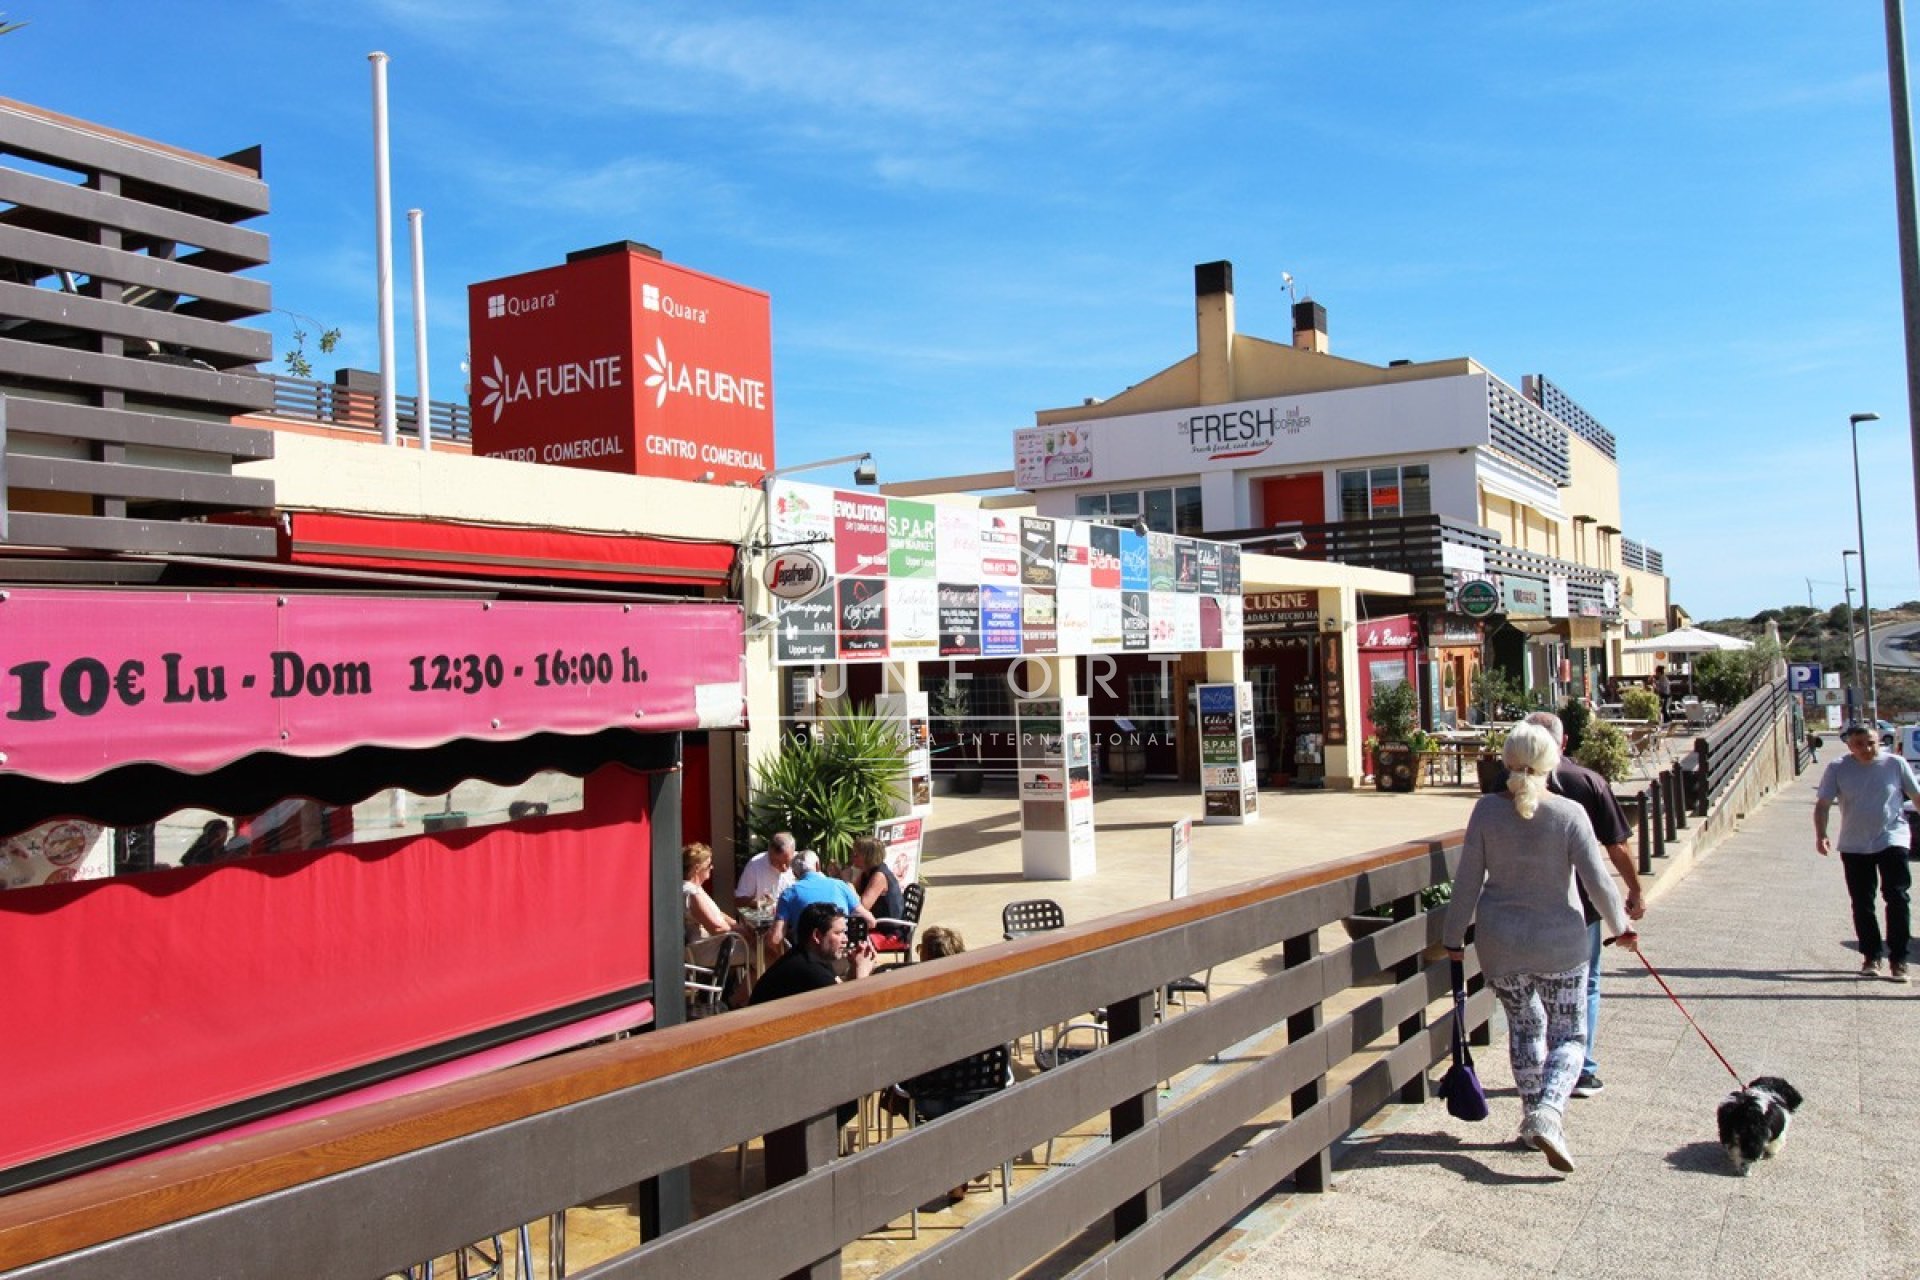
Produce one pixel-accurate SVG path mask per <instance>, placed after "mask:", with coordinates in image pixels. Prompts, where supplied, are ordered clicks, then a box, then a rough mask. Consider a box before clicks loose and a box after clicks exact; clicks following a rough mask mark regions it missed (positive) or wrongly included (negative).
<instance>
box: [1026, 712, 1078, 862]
mask: <svg viewBox="0 0 1920 1280" xmlns="http://www.w3.org/2000/svg"><path fill="white" fill-rule="evenodd" d="M1016 715H1017V718H1018V724H1019V770H1018V775H1017V776H1018V779H1019V786H1020V870H1021V874H1022V876H1023V877H1024V878H1026V879H1028V880H1074V879H1078V878H1080V877H1081V876H1087V875H1092V874H1093V870H1094V842H1093V748H1092V741H1093V738H1092V725H1091V721H1090V717H1089V713H1088V703H1087V699H1086V698H1085V697H1084V696H1083V697H1072V698H1036V699H1031V700H1028V701H1025V702H1022V703H1020V704H1019V705H1018V706H1017V708H1016Z"/></svg>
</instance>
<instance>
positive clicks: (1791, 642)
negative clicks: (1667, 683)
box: [1695, 600, 1920, 720]
mask: <svg viewBox="0 0 1920 1280" xmlns="http://www.w3.org/2000/svg"><path fill="white" fill-rule="evenodd" d="M1861 621H1862V619H1861V616H1860V611H1859V610H1858V609H1856V610H1854V612H1853V624H1854V627H1855V629H1856V630H1858V629H1859V627H1860V625H1861ZM1769 622H1771V623H1773V624H1774V625H1775V626H1776V627H1778V628H1779V631H1780V644H1781V647H1782V648H1783V649H1784V650H1785V655H1786V659H1787V661H1788V662H1817V663H1820V664H1821V666H1822V667H1824V668H1825V669H1826V670H1827V671H1837V672H1839V673H1840V680H1841V683H1842V684H1849V685H1850V684H1852V683H1853V679H1854V674H1853V659H1852V652H1853V650H1852V646H1851V645H1849V643H1848V637H1847V606H1846V605H1844V604H1836V605H1834V606H1833V607H1832V608H1831V609H1814V608H1809V607H1808V606H1806V605H1804V604H1790V605H1785V606H1783V607H1781V608H1778V609H1762V610H1761V611H1760V612H1759V613H1756V614H1754V615H1753V616H1752V617H1751V618H1716V619H1714V620H1713V621H1711V622H1699V623H1696V624H1695V625H1697V626H1700V627H1704V628H1705V629H1706V630H1708V631H1718V632H1720V633H1721V634H1723V635H1729V636H1739V637H1740V638H1741V639H1742V640H1753V641H1756V642H1757V641H1759V640H1761V639H1763V638H1764V637H1765V635H1766V632H1767V624H1768V623H1769ZM1903 622H1920V600H1909V601H1907V602H1906V603H1905V604H1899V605H1895V606H1894V607H1893V608H1891V609H1875V610H1874V611H1873V625H1874V629H1875V630H1876V632H1877V631H1878V630H1879V629H1880V628H1882V627H1891V626H1894V625H1896V624H1898V623H1903ZM1874 683H1875V685H1876V686H1878V689H1879V693H1880V716H1881V718H1882V719H1885V720H1894V719H1899V718H1900V717H1902V716H1912V715H1920V675H1916V674H1913V673H1910V672H1895V671H1888V670H1887V669H1886V668H1885V667H1879V668H1876V669H1875V672H1874Z"/></svg>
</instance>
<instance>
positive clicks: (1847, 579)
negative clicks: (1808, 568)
mask: <svg viewBox="0 0 1920 1280" xmlns="http://www.w3.org/2000/svg"><path fill="white" fill-rule="evenodd" d="M1859 554H1860V553H1859V552H1858V551H1842V552H1841V553H1840V585H1841V586H1842V587H1844V588H1845V589H1846V593H1847V719H1848V720H1849V721H1853V720H1858V719H1859V718H1860V706H1861V703H1860V658H1859V656H1858V655H1857V654H1856V653H1855V652H1854V648H1853V645H1854V640H1853V570H1851V569H1849V568H1848V567H1847V557H1848V556H1857V555H1859Z"/></svg>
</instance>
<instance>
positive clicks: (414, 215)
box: [407, 209, 433, 453]
mask: <svg viewBox="0 0 1920 1280" xmlns="http://www.w3.org/2000/svg"><path fill="white" fill-rule="evenodd" d="M425 217H426V215H424V214H422V213H421V212H420V211H419V210H418V209H409V210H407V229H408V230H409V231H411V232H412V233H413V364H414V379H415V387H414V401H413V425H414V428H415V429H416V430H417V431H418V432H419V434H420V451H421V452H422V453H426V452H428V451H430V450H431V449H432V448H433V401H432V400H431V399H430V398H429V397H430V395H431V392H430V391H429V389H428V386H427V252H426V240H425V238H424V236H423V235H422V233H421V228H420V224H421V223H422V222H423V221H425Z"/></svg>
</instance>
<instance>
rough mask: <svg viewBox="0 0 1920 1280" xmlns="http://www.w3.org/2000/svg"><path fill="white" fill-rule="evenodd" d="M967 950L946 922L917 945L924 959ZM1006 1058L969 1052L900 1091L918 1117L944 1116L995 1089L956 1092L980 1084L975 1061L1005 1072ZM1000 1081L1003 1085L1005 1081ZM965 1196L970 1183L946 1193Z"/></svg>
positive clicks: (951, 1198) (1002, 1052) (996, 1052)
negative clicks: (960, 1086)
mask: <svg viewBox="0 0 1920 1280" xmlns="http://www.w3.org/2000/svg"><path fill="white" fill-rule="evenodd" d="M966 949H967V944H966V942H965V941H964V940H963V939H962V938H961V937H960V933H959V930H957V929H949V928H948V927H947V926H945V925H943V924H936V925H932V926H930V927H928V929H927V930H926V932H924V933H922V934H921V935H920V945H919V947H918V948H917V950H918V951H919V953H920V959H921V960H922V961H927V960H938V959H940V958H941V957H942V956H957V955H959V954H960V953H961V952H963V951H965V950H966ZM1006 1061H1007V1058H1006V1046H1005V1045H995V1046H994V1047H993V1048H991V1049H983V1050H981V1051H980V1052H979V1053H975V1054H969V1055H968V1056H967V1057H965V1058H961V1059H959V1060H958V1061H955V1062H949V1063H948V1064H947V1065H946V1066H944V1067H935V1068H934V1069H933V1070H932V1071H927V1072H923V1073H922V1074H920V1075H917V1076H915V1077H914V1078H913V1079H911V1080H903V1081H901V1082H900V1086H899V1092H900V1093H902V1094H906V1095H907V1096H909V1097H911V1098H912V1099H913V1110H914V1115H915V1117H916V1119H919V1120H923V1121H924V1120H938V1119H939V1118H940V1117H941V1116H944V1115H947V1114H949V1113H950V1112H954V1111H958V1110H959V1109H960V1108H962V1107H964V1106H966V1105H968V1104H969V1103H973V1102H978V1101H979V1100H980V1099H982V1098H984V1097H986V1096H987V1094H989V1093H992V1092H994V1090H993V1089H980V1088H967V1089H964V1090H962V1091H959V1092H956V1091H955V1085H956V1083H958V1082H960V1081H969V1082H971V1083H972V1084H974V1085H978V1083H979V1082H980V1078H981V1075H982V1070H983V1068H982V1067H981V1066H976V1065H975V1064H976V1063H982V1064H986V1065H985V1068H984V1069H988V1070H990V1069H991V1068H992V1066H994V1065H998V1066H999V1067H1000V1069H1001V1070H1002V1071H1004V1070H1005V1069H1006V1066H1005V1064H1006ZM1001 1084H1002V1085H1004V1084H1005V1081H1002V1082H1001ZM966 1197H967V1184H966V1183H964V1182H963V1183H961V1184H960V1185H959V1186H957V1187H955V1188H954V1189H953V1190H951V1191H949V1192H948V1193H947V1200H948V1202H949V1203H952V1204H958V1203H960V1201H962V1200H964V1199H966Z"/></svg>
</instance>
